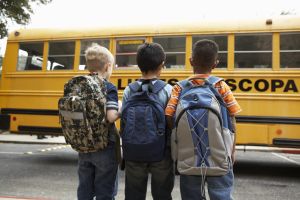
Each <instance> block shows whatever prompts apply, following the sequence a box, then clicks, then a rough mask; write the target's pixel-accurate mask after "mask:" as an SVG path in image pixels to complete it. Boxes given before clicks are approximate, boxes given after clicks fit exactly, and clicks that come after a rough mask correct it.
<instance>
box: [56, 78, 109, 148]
mask: <svg viewBox="0 0 300 200" xmlns="http://www.w3.org/2000/svg"><path fill="white" fill-rule="evenodd" d="M58 110H59V116H60V123H61V125H62V130H63V135H64V136H65V139H66V142H67V143H68V144H70V145H71V146H72V148H73V149H74V150H76V151H78V152H82V153H86V152H95V151H98V150H101V149H103V148H105V147H106V146H107V143H108V124H107V123H106V121H105V115H106V87H105V83H104V80H101V79H99V78H98V76H97V75H86V76H75V77H73V78H72V79H71V80H69V81H68V82H67V83H66V84H65V86H64V96H63V97H61V98H60V99H59V101H58Z"/></svg>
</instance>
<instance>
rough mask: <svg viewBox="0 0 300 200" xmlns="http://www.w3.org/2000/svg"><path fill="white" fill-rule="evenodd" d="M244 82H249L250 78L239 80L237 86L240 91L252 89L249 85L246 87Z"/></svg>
mask: <svg viewBox="0 0 300 200" xmlns="http://www.w3.org/2000/svg"><path fill="white" fill-rule="evenodd" d="M245 83H249V84H251V83H252V81H251V80H250V79H242V80H241V81H240V82H239V88H240V90H241V91H243V92H248V91H250V90H251V89H252V87H251V86H249V85H248V87H246V86H245Z"/></svg>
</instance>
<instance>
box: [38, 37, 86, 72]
mask: <svg viewBox="0 0 300 200" xmlns="http://www.w3.org/2000/svg"><path fill="white" fill-rule="evenodd" d="M77 41H78V39H75V38H74V39H68V40H49V41H47V43H48V44H47V55H45V59H46V61H45V63H46V64H45V71H46V72H49V73H57V72H75V71H78V69H79V68H78V67H75V66H76V65H75V64H76V62H77V58H76V57H78V56H77V55H78V53H77V48H78V42H77ZM51 42H54V43H63V42H66V43H67V42H73V43H74V52H73V68H72V69H59V70H53V69H51V70H48V69H47V68H48V61H49V60H48V58H49V52H50V43H51ZM79 48H80V46H79ZM66 55H67V56H69V55H68V54H65V55H59V56H66ZM52 56H53V55H52ZM54 56H57V54H55V55H54ZM43 64H44V63H43Z"/></svg>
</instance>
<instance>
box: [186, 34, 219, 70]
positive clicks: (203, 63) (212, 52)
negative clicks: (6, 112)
mask: <svg viewBox="0 0 300 200" xmlns="http://www.w3.org/2000/svg"><path fill="white" fill-rule="evenodd" d="M218 50H219V47H218V45H217V43H215V42H214V41H212V40H206V39H204V40H199V41H197V42H196V43H195V44H194V46H193V52H192V59H193V62H194V64H195V65H196V66H195V67H212V66H213V65H214V64H215V61H216V59H217V57H218Z"/></svg>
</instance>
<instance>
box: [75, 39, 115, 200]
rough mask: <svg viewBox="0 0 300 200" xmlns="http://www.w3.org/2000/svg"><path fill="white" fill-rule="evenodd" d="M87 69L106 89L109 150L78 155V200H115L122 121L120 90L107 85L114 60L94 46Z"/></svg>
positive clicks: (105, 51)
mask: <svg viewBox="0 0 300 200" xmlns="http://www.w3.org/2000/svg"><path fill="white" fill-rule="evenodd" d="M85 58H86V63H87V69H88V70H89V72H90V74H91V75H92V76H98V77H99V78H100V79H104V80H105V82H104V83H105V86H106V93H107V96H106V119H107V121H108V123H110V127H109V131H108V132H109V138H108V140H109V142H108V146H107V147H105V148H104V149H103V150H100V151H97V152H90V153H79V156H78V157H79V158H78V176H79V186H78V189H77V198H78V200H92V199H94V197H96V199H97V200H98V199H99V200H107V199H110V200H112V199H114V196H115V195H116V194H115V193H116V192H115V183H116V178H117V170H118V161H117V158H116V153H115V147H114V146H115V142H116V138H115V134H116V133H115V130H116V129H115V127H114V126H115V125H114V122H115V121H116V120H117V119H118V118H119V113H120V112H119V105H118V92H117V88H116V87H115V86H114V85H113V84H112V83H110V82H109V81H107V80H108V79H109V77H110V76H111V74H112V68H113V63H114V57H113V55H112V54H111V53H110V52H109V50H108V49H106V48H105V47H102V46H99V45H98V44H92V46H91V47H89V48H88V49H87V50H86V52H85Z"/></svg>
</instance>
